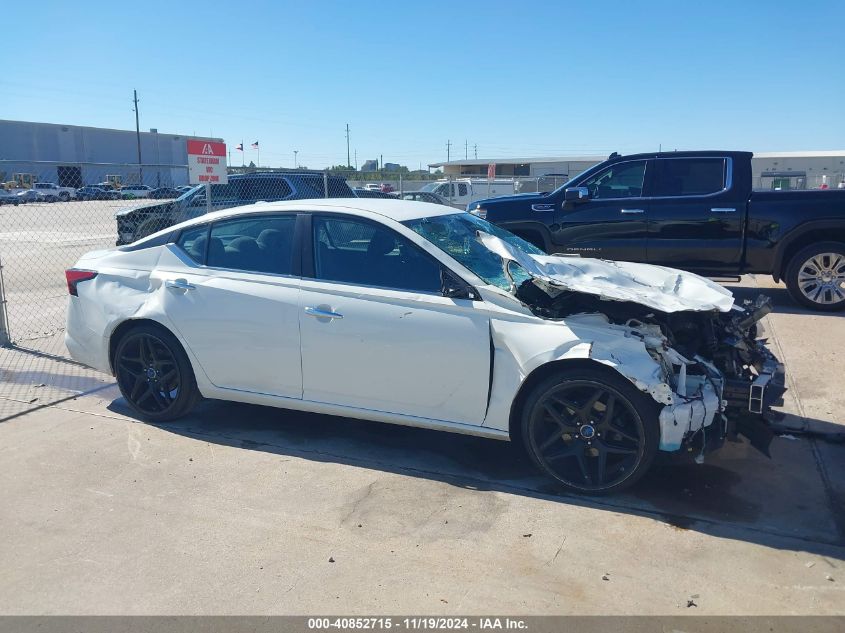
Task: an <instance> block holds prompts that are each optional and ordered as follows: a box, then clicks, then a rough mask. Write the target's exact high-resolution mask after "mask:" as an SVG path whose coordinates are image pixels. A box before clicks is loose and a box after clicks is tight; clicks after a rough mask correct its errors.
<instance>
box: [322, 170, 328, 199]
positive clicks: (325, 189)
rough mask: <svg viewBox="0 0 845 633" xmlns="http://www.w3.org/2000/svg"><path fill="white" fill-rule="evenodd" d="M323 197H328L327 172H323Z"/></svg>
mask: <svg viewBox="0 0 845 633" xmlns="http://www.w3.org/2000/svg"><path fill="white" fill-rule="evenodd" d="M323 197H324V198H328V197H329V172H327V171H324V172H323Z"/></svg>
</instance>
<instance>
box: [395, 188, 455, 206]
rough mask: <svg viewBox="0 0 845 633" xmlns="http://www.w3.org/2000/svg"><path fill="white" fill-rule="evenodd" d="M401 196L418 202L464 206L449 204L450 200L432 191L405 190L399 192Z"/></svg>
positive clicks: (403, 198)
mask: <svg viewBox="0 0 845 633" xmlns="http://www.w3.org/2000/svg"><path fill="white" fill-rule="evenodd" d="M399 198H400V199H401V200H414V201H416V202H429V203H431V204H442V205H445V206H447V207H456V208H461V209H463V207H461V206H459V205H453V204H449V201H448V200H446V198H443V197H442V196H439V195H437V194H436V193H432V192H431V191H405V192H403V193H401V194H399Z"/></svg>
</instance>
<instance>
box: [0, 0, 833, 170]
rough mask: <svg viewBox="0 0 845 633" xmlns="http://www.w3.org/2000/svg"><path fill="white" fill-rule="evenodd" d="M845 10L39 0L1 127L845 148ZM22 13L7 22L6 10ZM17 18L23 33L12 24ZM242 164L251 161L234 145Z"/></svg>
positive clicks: (396, 152)
mask: <svg viewBox="0 0 845 633" xmlns="http://www.w3.org/2000/svg"><path fill="white" fill-rule="evenodd" d="M842 8H843V5H842V3H841V0H839V1H835V2H826V1H819V2H810V3H803V4H801V3H799V4H796V3H795V2H794V0H788V1H780V0H776V1H757V2H752V1H739V0H734V1H733V2H723V1H721V0H709V1H707V2H686V1H685V0H677V1H676V2H648V1H646V0H643V1H642V2H630V1H628V2H615V1H598V2H564V1H552V0H549V1H547V2H529V1H524V0H520V1H519V2H517V1H511V2H500V1H498V0H484V1H482V2H473V1H469V0H462V1H461V2H454V1H451V2H448V1H440V0H427V1H425V2H410V1H406V0H401V1H400V2H389V3H387V2H386V3H380V2H377V1H374V0H371V1H369V2H339V1H338V2H335V1H331V0H329V1H324V2H307V1H301V0H300V1H299V2H282V1H277V2H260V1H254V2H248V3H246V2H244V3H239V4H235V3H231V2H227V3H223V2H214V1H212V0H208V1H207V2H201V3H200V2H190V1H186V2H174V1H171V2H166V3H165V2H158V1H144V2H139V3H133V2H113V1H111V2H103V3H100V2H80V3H69V2H43V1H42V2H39V3H38V14H39V16H41V17H39V18H37V19H36V18H35V17H33V19H34V20H35V22H33V23H31V24H28V25H26V26H24V25H23V24H22V25H21V28H11V27H12V26H13V25H10V24H9V21H8V20H7V21H6V24H5V26H4V34H3V37H2V38H0V53H2V59H3V60H4V72H3V73H2V74H0V118H4V119H19V120H29V121H46V122H53V123H68V124H76V125H92V126H102V127H113V128H121V129H133V128H134V114H133V112H132V104H131V98H132V90H133V88H137V90H138V93H139V97H140V99H141V104H140V112H141V128H142V129H144V130H147V129H149V128H151V127H155V128H158V129H159V131H161V132H168V133H184V134H191V133H196V134H208V135H214V136H219V137H223V138H224V140H225V141H226V142H227V143H228V144H229V145H230V146H231V147H232V148H234V146H235V145H236V144H237V143H239V142H240V141H241V139H243V141H244V143H245V146H246V148H247V155H246V158H247V160H251V159H252V160H254V159H255V155H254V152H252V151H251V150H249V145H250V143H252V142H253V141H255V140H259V141H260V143H261V162H262V164H266V165H274V166H275V165H280V166H291V165H292V162H293V150H299V162H300V164H303V165H307V166H309V167H312V168H318V167H324V166H327V165H330V164H338V163H345V162H346V141H345V132H344V128H345V125H346V124H347V123H348V124H349V126H350V130H351V147H352V149H353V151H354V150H357V153H358V163H359V164H361V163H363V161H364V160H365V159H367V158H376V157H378V156H379V155H383V156H384V160H385V161H388V162H399V163H402V164H406V165H408V166H409V167H410V168H412V169H414V168H417V167H418V166H419V165H420V164H422V165H423V166H424V165H425V164H426V163H428V162H433V161H439V160H445V158H446V141H447V140H451V141H452V143H453V150H452V158H463V156H464V142H465V140H466V141H468V143H469V148H470V149H469V151H470V157H472V155H473V146H474V145H476V144H477V146H478V156H479V157H480V158H488V157H499V158H502V157H508V156H526V155H527V156H546V155H558V154H569V153H608V152H610V151H614V150H616V151H620V152H623V153H624V152H633V151H642V150H655V149H657V148H658V146H660V145H662V146H663V148H664V149H692V148H697V149H703V148H724V149H749V150H754V151H777V150H784V151H785V150H819V149H843V148H845V120H843V118H845V68H843V63H845V39H843V36H842V28H843V22H842ZM7 17H8V16H7ZM12 21H14V20H12ZM233 162H237V163H239V162H240V160H239V159H238V158H235V152H233Z"/></svg>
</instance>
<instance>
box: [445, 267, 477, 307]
mask: <svg viewBox="0 0 845 633" xmlns="http://www.w3.org/2000/svg"><path fill="white" fill-rule="evenodd" d="M440 293H441V294H442V295H443V296H444V297H449V298H450V299H470V300H475V299H478V294H477V293H476V292H475V290H473V288H472V286H470V285H468V284H467V283H466V282H465V281H464V280H463V279H459V278H458V277H456V276H455V275H454V274H452V273H451V272H450V271H448V270H446V269H445V268H441V269H440Z"/></svg>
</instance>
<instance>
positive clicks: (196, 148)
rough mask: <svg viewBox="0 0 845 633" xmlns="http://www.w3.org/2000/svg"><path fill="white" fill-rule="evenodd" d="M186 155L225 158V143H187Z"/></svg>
mask: <svg viewBox="0 0 845 633" xmlns="http://www.w3.org/2000/svg"><path fill="white" fill-rule="evenodd" d="M188 154H197V155H199V156H225V155H226V143H215V142H214V141H188Z"/></svg>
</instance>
